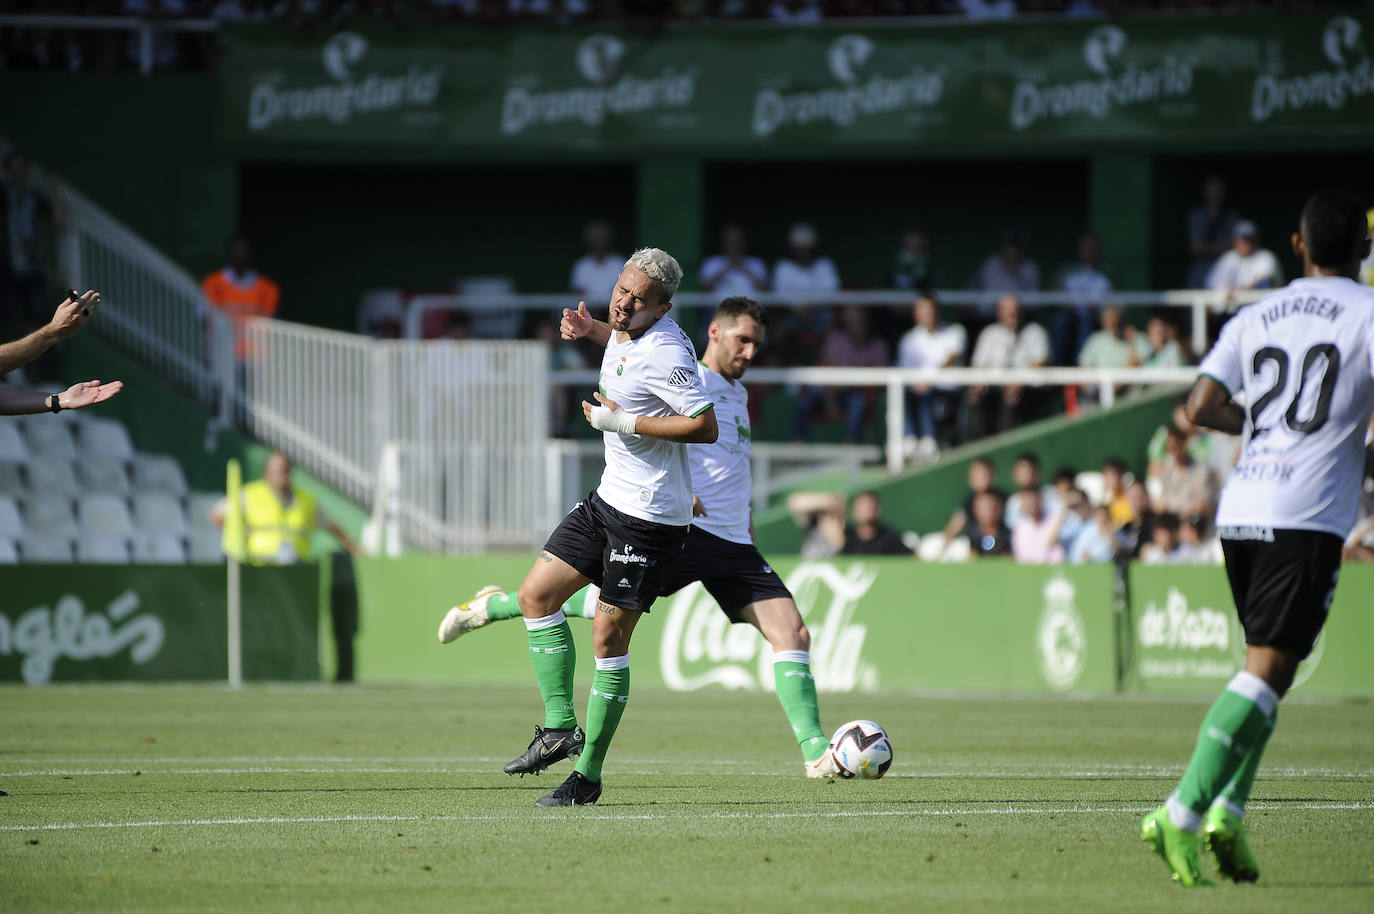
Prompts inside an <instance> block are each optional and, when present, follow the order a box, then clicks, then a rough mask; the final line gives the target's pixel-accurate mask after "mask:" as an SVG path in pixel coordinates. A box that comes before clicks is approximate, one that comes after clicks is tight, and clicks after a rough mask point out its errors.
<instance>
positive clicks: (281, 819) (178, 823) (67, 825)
mask: <svg viewBox="0 0 1374 914" xmlns="http://www.w3.org/2000/svg"><path fill="white" fill-rule="evenodd" d="M1153 808H1154V807H1153V806H993V807H986V808H957V809H956V808H947V809H878V810H838V811H819V810H815V811H807V812H766V813H748V812H706V813H699V814H693V813H690V812H684V813H682V814H677V815H664V814H662V813H629V814H617V813H609V814H606V815H601V814H599V811H598V812H597V813H590V817H591V818H595V819H597V820H608V819H610V820H659V819H662V820H669V819H692V818H696V819H850V818H871V817H873V816H905V817H908V818H916V817H920V816H1022V815H1099V814H1108V815H1115V814H1121V815H1124V814H1128V813H1129V814H1138V813H1143V812H1149V811H1150V810H1151V809H1153ZM1247 808H1248V809H1250V810H1292V809H1301V810H1369V809H1374V803H1251V804H1248V806H1247ZM577 818H579V819H580V818H581V816H578V817H577ZM510 819H511V816H510V814H509V813H503V814H493V815H472V816H457V815H436V816H386V815H375V816H367V815H340V816H265V817H248V816H238V817H234V818H215V819H145V820H142V821H133V822H46V823H40V824H35V825H0V831H4V832H11V831H79V830H82V829H109V828H199V827H205V826H216V825H316V824H330V823H341V822H364V823H365V822H420V823H423V822H495V821H501V822H506V821H510ZM554 821H564V822H567V821H574V820H573V819H572V818H569V817H563V818H560V819H555V820H554Z"/></svg>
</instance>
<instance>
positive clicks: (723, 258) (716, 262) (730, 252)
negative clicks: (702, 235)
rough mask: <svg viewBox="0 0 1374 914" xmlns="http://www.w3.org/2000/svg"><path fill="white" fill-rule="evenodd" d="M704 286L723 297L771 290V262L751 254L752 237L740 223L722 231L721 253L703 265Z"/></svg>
mask: <svg viewBox="0 0 1374 914" xmlns="http://www.w3.org/2000/svg"><path fill="white" fill-rule="evenodd" d="M701 289H702V291H703V292H714V293H715V294H716V295H718V296H719V297H720V298H722V299H724V298H730V297H731V296H736V295H738V296H743V297H745V298H752V297H754V296H755V295H757V294H758V293H759V292H766V291H768V265H767V264H765V263H764V262H763V261H762V260H760V259H759V258H758V257H751V256H750V255H749V236H747V235H746V234H745V233H744V229H742V228H740V227H739V226H738V225H727V226H726V227H725V228H724V229H722V230H721V233H720V253H719V254H716V255H714V256H712V257H707V258H706V261H705V262H704V263H703V264H702V265H701Z"/></svg>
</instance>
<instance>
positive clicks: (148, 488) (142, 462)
mask: <svg viewBox="0 0 1374 914" xmlns="http://www.w3.org/2000/svg"><path fill="white" fill-rule="evenodd" d="M133 477H134V479H133V481H134V490H135V491H137V492H167V493H168V494H171V495H185V494H186V493H187V492H188V491H190V487H189V486H187V485H186V474H185V473H183V472H182V470H181V464H180V463H178V462H177V460H176V458H174V457H167V456H165V455H163V454H136V455H135V456H134V460H133Z"/></svg>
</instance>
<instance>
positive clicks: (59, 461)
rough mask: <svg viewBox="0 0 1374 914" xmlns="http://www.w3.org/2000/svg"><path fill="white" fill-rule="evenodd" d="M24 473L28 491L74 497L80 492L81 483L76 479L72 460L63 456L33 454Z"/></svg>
mask: <svg viewBox="0 0 1374 914" xmlns="http://www.w3.org/2000/svg"><path fill="white" fill-rule="evenodd" d="M24 475H26V476H27V477H28V478H29V491H30V492H36V493H40V494H43V495H61V496H63V497H64V498H75V497H76V496H77V495H79V494H80V493H81V484H80V483H78V482H77V481H76V473H74V472H73V471H72V462H71V460H69V459H67V458H65V457H57V456H54V455H43V454H35V455H34V458H33V459H32V460H30V461H29V463H28V466H27V468H26V469H25V473H24Z"/></svg>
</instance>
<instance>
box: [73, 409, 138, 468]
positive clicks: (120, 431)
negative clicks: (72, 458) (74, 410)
mask: <svg viewBox="0 0 1374 914" xmlns="http://www.w3.org/2000/svg"><path fill="white" fill-rule="evenodd" d="M77 434H78V436H79V438H80V440H81V451H82V453H85V454H99V455H100V456H101V457H104V458H106V459H113V460H132V459H133V456H134V444H133V442H132V441H130V440H129V433H128V431H127V430H125V428H124V423H123V422H120V421H119V420H118V419H87V420H86V421H85V422H83V423H82V424H81V425H80V426H79V429H78V432H77Z"/></svg>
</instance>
